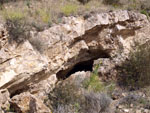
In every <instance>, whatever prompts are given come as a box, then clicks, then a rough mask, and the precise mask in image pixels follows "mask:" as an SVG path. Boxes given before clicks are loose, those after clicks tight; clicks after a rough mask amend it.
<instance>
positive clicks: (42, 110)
mask: <svg viewBox="0 0 150 113" xmlns="http://www.w3.org/2000/svg"><path fill="white" fill-rule="evenodd" d="M10 106H11V107H12V108H13V109H14V111H15V112H17V113H27V112H29V113H51V111H50V109H49V108H47V107H46V106H45V105H44V104H43V102H42V101H41V100H39V99H38V98H36V97H35V96H34V95H31V94H30V93H22V94H20V95H16V96H14V97H13V98H12V99H11V101H10Z"/></svg>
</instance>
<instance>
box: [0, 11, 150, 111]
mask: <svg viewBox="0 0 150 113" xmlns="http://www.w3.org/2000/svg"><path fill="white" fill-rule="evenodd" d="M9 25H10V26H11V25H13V24H11V23H10V24H9ZM8 28H11V27H6V26H5V25H3V24H1V26H0V110H1V112H2V113H5V112H6V113H7V112H8V113H9V112H15V113H28V112H29V113H51V112H54V113H101V112H105V113H124V112H125V113H134V112H135V113H149V112H150V98H149V93H150V91H149V84H148V83H149V78H150V77H149V63H148V62H149V58H150V55H149V52H147V50H148V51H149V50H150V49H149V46H148V45H149V41H150V35H149V33H150V29H149V28H150V23H149V20H148V18H147V16H146V15H144V14H141V13H136V12H133V11H127V10H118V11H110V12H107V13H94V14H87V15H86V16H76V17H74V16H70V17H64V18H63V19H62V23H59V24H57V25H54V26H52V27H50V28H49V29H46V30H44V31H42V32H36V31H30V32H29V35H27V36H28V37H26V38H25V37H24V36H23V35H12V34H11V33H12V32H14V31H11V29H8ZM25 33H26V32H25ZM141 48H142V49H141ZM134 53H136V54H134ZM137 59H138V60H137ZM133 61H134V62H133Z"/></svg>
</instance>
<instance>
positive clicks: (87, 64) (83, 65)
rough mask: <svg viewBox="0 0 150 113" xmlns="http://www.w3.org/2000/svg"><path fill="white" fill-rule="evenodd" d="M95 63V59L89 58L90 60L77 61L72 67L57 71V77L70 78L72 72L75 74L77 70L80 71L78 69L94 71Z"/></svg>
mask: <svg viewBox="0 0 150 113" xmlns="http://www.w3.org/2000/svg"><path fill="white" fill-rule="evenodd" d="M93 63H94V60H88V61H83V62H80V63H77V64H76V65H75V66H73V67H72V68H71V69H68V70H61V71H59V72H58V73H57V78H58V79H63V80H64V79H66V78H68V77H69V76H70V75H71V74H74V73H75V72H78V71H92V68H93Z"/></svg>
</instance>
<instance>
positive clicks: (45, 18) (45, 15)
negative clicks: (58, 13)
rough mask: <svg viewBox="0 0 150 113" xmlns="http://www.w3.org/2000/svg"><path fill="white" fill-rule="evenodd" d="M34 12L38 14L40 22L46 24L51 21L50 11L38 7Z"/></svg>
mask: <svg viewBox="0 0 150 113" xmlns="http://www.w3.org/2000/svg"><path fill="white" fill-rule="evenodd" d="M36 14H37V16H40V18H41V20H42V22H44V23H47V24H49V23H51V15H50V11H47V10H46V9H38V10H37V11H36Z"/></svg>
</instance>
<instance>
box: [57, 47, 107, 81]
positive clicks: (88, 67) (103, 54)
mask: <svg viewBox="0 0 150 113" xmlns="http://www.w3.org/2000/svg"><path fill="white" fill-rule="evenodd" d="M108 53H109V52H107V51H102V50H101V51H98V50H93V51H90V54H89V55H95V57H93V58H92V59H89V60H86V61H82V62H79V63H77V64H75V65H74V66H72V67H71V68H69V69H66V70H60V71H59V72H58V73H57V74H56V76H57V78H58V80H64V79H66V78H68V77H69V76H70V75H71V74H74V73H75V72H78V71H93V64H94V60H97V59H99V58H110V55H109V54H108Z"/></svg>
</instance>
